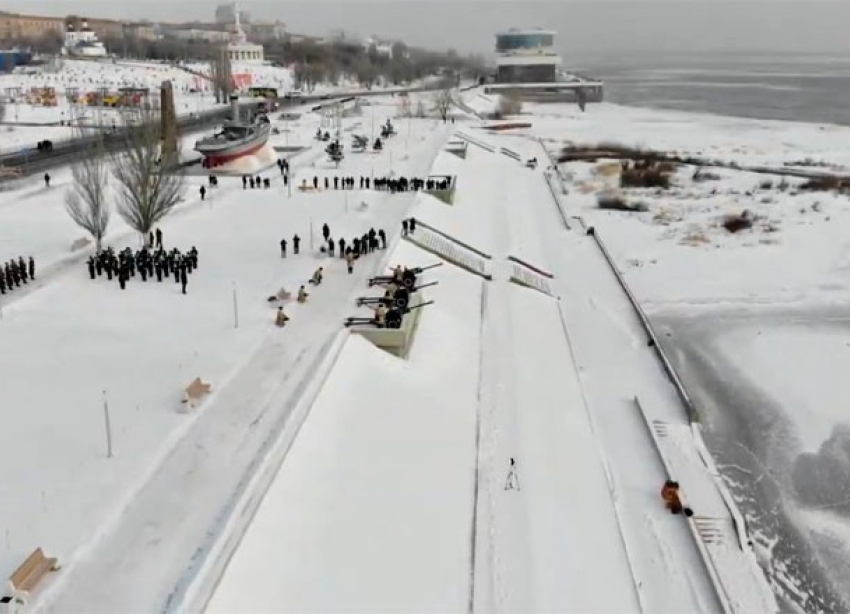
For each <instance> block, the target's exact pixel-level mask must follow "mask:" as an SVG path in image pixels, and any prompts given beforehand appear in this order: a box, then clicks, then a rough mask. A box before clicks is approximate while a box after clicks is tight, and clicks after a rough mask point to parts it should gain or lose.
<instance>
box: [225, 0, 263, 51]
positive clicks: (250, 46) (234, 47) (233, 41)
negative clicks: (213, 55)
mask: <svg viewBox="0 0 850 614" xmlns="http://www.w3.org/2000/svg"><path fill="white" fill-rule="evenodd" d="M233 11H234V14H235V16H236V23H234V25H233V34H231V36H230V43H229V44H228V45H227V55H228V57H229V58H230V61H232V62H262V61H263V59H264V51H263V46H262V45H256V44H254V43H249V42H248V37H247V36H245V31H244V30H243V29H242V19H241V16H240V15H241V12H240V11H239V5H238V4H234V5H233Z"/></svg>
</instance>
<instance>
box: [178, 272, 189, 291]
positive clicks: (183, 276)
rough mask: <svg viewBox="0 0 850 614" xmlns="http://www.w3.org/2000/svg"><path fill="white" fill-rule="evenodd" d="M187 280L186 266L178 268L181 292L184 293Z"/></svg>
mask: <svg viewBox="0 0 850 614" xmlns="http://www.w3.org/2000/svg"><path fill="white" fill-rule="evenodd" d="M188 281H189V278H188V277H187V276H186V267H185V266H183V267H181V268H180V285H181V286H182V287H183V294H186V283H187V282H188Z"/></svg>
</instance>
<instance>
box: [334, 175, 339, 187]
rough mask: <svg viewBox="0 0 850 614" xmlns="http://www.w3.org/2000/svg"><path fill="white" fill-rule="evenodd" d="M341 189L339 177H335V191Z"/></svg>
mask: <svg viewBox="0 0 850 614" xmlns="http://www.w3.org/2000/svg"><path fill="white" fill-rule="evenodd" d="M338 189H339V177H334V190H338Z"/></svg>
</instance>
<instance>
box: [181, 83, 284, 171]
mask: <svg viewBox="0 0 850 614" xmlns="http://www.w3.org/2000/svg"><path fill="white" fill-rule="evenodd" d="M230 105H231V109H232V118H231V119H229V120H227V121H225V122H224V124H223V125H222V128H221V130H220V131H219V132H217V133H216V134H213V135H211V136H208V137H205V138H202V139H201V140H199V141H197V142H196V143H195V151H197V152H198V153H200V154H202V155H203V156H204V166H205V167H207V168H213V167H215V166H220V165H221V164H225V163H227V162H231V161H233V160H236V159H237V158H241V157H242V156H249V155H251V154H253V153H256V152H257V151H259V150H260V149H262V147H263V146H264V145H265V144H266V142H267V141H268V140H269V133H270V131H271V124H270V123H269V120H268V118H267V117H266V116H265V115H263V114H257V115H256V116H255V117H254V118H253V119H251V120H249V121H245V120H243V119H242V118H241V117H240V113H239V100H238V98H237V97H236V96H231V97H230Z"/></svg>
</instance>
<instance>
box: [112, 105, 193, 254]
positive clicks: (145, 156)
mask: <svg viewBox="0 0 850 614" xmlns="http://www.w3.org/2000/svg"><path fill="white" fill-rule="evenodd" d="M161 140H162V126H161V125H160V122H159V118H158V117H157V115H156V113H154V112H152V111H145V110H143V111H142V114H141V117H140V121H139V125H137V126H129V127H128V128H127V129H126V130H125V133H124V143H122V145H123V148H122V149H124V151H123V152H116V153H114V154H113V155H112V156H111V162H112V177H113V178H114V179H115V181H116V183H117V186H116V191H117V203H118V204H117V208H118V215H120V216H121V218H122V219H123V220H124V221H125V222H126V223H127V225H128V226H130V228H132V229H133V230H135V231H136V232H139V233H140V234H141V235H142V238H143V239H144V240H145V241H147V239H148V235H149V233H150V232H151V230H153V227H154V226H155V225H156V224H157V223H158V222H159V221H160V220H162V218H164V217H165V216H166V215H168V214H169V213H170V212H171V210H172V209H174V207H175V206H176V205H177V204H178V203H179V202H180V200H181V198H182V196H183V188H184V178H185V174H184V171H183V168H182V166H180V164H179V163H178V159H177V158H178V153H179V152H175V153H172V154H171V155H170V156H163V155H161V152H160V142H161Z"/></svg>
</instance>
